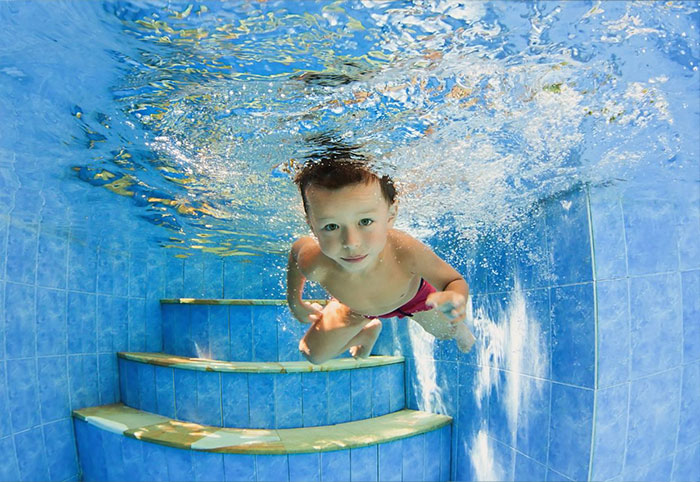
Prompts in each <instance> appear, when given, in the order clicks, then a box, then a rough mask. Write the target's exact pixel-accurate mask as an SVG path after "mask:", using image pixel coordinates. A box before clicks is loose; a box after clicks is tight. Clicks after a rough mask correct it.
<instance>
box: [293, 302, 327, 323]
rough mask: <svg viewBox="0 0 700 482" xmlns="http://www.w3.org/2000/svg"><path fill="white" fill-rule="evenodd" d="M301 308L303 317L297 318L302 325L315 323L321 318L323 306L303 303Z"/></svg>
mask: <svg viewBox="0 0 700 482" xmlns="http://www.w3.org/2000/svg"><path fill="white" fill-rule="evenodd" d="M301 308H302V310H303V311H304V316H299V317H298V319H299V321H301V322H302V323H309V324H311V323H316V322H317V321H318V320H320V319H321V317H322V316H323V306H321V305H319V304H318V303H307V302H306V301H303V302H302V304H301Z"/></svg>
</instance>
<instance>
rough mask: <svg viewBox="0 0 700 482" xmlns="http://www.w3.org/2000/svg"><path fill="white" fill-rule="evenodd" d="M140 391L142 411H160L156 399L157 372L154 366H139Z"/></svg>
mask: <svg viewBox="0 0 700 482" xmlns="http://www.w3.org/2000/svg"><path fill="white" fill-rule="evenodd" d="M137 372H138V391H139V395H138V396H139V402H140V404H141V410H144V411H146V412H151V413H155V412H156V411H157V410H158V402H157V397H156V370H155V366H154V365H148V364H146V363H139V364H138V370H137Z"/></svg>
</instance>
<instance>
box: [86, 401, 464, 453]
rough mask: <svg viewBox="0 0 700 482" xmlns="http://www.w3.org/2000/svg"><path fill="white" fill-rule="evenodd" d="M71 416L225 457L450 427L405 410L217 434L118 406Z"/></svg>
mask: <svg viewBox="0 0 700 482" xmlns="http://www.w3.org/2000/svg"><path fill="white" fill-rule="evenodd" d="M73 416H74V417H76V418H77V419H79V420H83V421H85V422H87V423H89V424H92V425H95V426H97V427H100V428H102V429H105V430H109V431H110V432H114V433H118V434H123V435H125V436H127V437H131V438H135V439H138V440H143V441H145V442H151V443H157V444H160V445H167V446H169V447H175V448H180V449H186V450H198V451H203V452H216V453H229V454H258V455H260V454H269V455H284V454H302V453H318V452H329V451H333V450H346V449H351V448H359V447H366V446H369V445H375V444H381V443H388V442H392V441H394V440H398V439H402V438H407V437H412V436H415V435H420V434H423V433H426V432H430V431H433V430H437V429H439V428H442V427H444V426H445V425H449V424H450V423H451V422H452V417H449V416H447V415H438V414H434V413H427V412H420V411H416V410H409V409H404V410H400V411H398V412H394V413H390V414H387V415H383V416H381V417H376V418H369V419H365V420H357V421H354V422H346V423H339V424H336V425H328V426H322V427H304V428H288V429H269V430H268V429H243V428H221V427H210V426H207V425H199V424H196V423H190V422H182V421H178V420H173V419H170V418H167V417H163V416H160V415H155V414H152V413H148V412H143V411H141V410H136V409H134V408H130V407H127V406H125V405H123V404H121V403H118V404H112V405H103V406H99V407H90V408H84V409H81V410H74V411H73Z"/></svg>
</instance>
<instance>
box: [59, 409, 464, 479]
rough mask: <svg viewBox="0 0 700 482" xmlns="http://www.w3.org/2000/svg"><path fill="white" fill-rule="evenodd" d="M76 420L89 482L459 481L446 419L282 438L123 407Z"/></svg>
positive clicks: (382, 420)
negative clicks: (452, 475)
mask: <svg viewBox="0 0 700 482" xmlns="http://www.w3.org/2000/svg"><path fill="white" fill-rule="evenodd" d="M73 417H74V423H75V429H76V437H77V443H78V450H79V453H80V459H81V462H82V464H83V478H84V480H86V481H89V480H105V481H108V480H126V479H129V480H201V479H212V480H330V479H336V480H412V481H418V480H426V481H428V480H433V481H434V480H447V479H448V477H449V460H450V435H451V425H450V424H451V421H452V419H451V418H450V417H448V416H446V415H436V414H432V413H426V412H420V411H414V410H407V409H404V410H400V411H398V412H394V413H391V414H387V415H383V416H380V417H375V418H371V419H366V420H359V421H353V422H346V423H341V424H336V425H330V426H321V427H306V428H293V429H275V430H260V429H248V428H220V427H212V426H206V425H199V424H195V423H191V422H182V421H177V420H173V419H171V418H168V417H163V416H161V415H157V414H152V413H148V412H144V411H140V410H136V409H133V408H130V407H127V406H125V405H123V404H113V405H105V406H100V407H91V408H85V409H81V410H75V411H74V412H73ZM153 444H157V445H153ZM163 446H164V447H163Z"/></svg>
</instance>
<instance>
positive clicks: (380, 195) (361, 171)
mask: <svg viewBox="0 0 700 482" xmlns="http://www.w3.org/2000/svg"><path fill="white" fill-rule="evenodd" d="M294 181H295V182H296V183H297V185H298V186H299V190H300V191H301V196H302V199H303V201H304V210H305V212H306V220H307V223H308V224H309V227H310V228H311V229H312V231H313V232H314V234H315V235H316V238H317V239H318V243H319V246H320V248H321V251H322V252H323V254H325V255H326V256H327V257H328V258H330V259H333V260H335V261H336V262H337V263H338V264H339V265H340V266H341V267H342V268H343V269H345V270H347V271H352V272H360V271H362V270H364V269H368V267H370V266H372V265H373V264H375V263H376V262H377V260H379V259H380V257H381V253H382V252H383V250H384V247H385V245H386V242H387V236H388V233H389V230H390V229H391V227H392V226H393V224H394V220H395V218H396V212H397V204H398V203H397V202H396V189H395V188H394V183H393V182H392V180H391V178H389V176H382V177H379V176H378V175H376V174H375V173H373V172H372V171H371V170H370V169H369V167H368V165H367V162H366V161H364V160H362V159H357V158H348V157H344V158H342V159H337V158H335V159H333V158H322V159H320V160H318V161H310V162H307V163H306V164H305V165H304V166H303V168H302V169H301V170H300V171H299V172H298V174H297V175H296V178H295V180H294Z"/></svg>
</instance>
